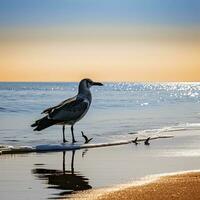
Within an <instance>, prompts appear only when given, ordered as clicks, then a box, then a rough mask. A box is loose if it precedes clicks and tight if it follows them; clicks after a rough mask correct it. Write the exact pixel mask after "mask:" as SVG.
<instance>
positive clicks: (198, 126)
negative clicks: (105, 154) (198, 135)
mask: <svg viewBox="0 0 200 200" xmlns="http://www.w3.org/2000/svg"><path fill="white" fill-rule="evenodd" d="M187 130H200V123H184V124H178V125H175V126H166V127H163V128H158V129H146V130H139V131H134V132H130V133H129V134H160V133H168V132H178V131H187Z"/></svg>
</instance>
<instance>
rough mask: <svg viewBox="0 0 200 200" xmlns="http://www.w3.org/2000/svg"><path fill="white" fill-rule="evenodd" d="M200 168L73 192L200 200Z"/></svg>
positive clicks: (114, 199) (106, 199)
mask: <svg viewBox="0 0 200 200" xmlns="http://www.w3.org/2000/svg"><path fill="white" fill-rule="evenodd" d="M199 197H200V170H189V171H179V172H173V173H162V174H155V175H149V176H145V177H143V178H141V179H140V180H138V181H134V182H131V183H127V184H120V185H115V186H113V187H108V188H100V189H94V190H89V191H83V192H79V193H77V194H73V195H72V196H71V198H70V199H72V200H76V199H88V200H90V199H91V200H119V199H120V200H127V199H129V200H152V199H155V200H163V199H164V200H173V199H174V200H175V199H180V200H189V199H193V200H199Z"/></svg>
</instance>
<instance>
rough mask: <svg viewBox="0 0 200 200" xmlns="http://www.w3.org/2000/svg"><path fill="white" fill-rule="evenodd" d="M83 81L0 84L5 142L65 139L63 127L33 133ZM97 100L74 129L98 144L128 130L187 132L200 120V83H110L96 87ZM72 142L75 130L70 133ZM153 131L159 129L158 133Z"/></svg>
mask: <svg viewBox="0 0 200 200" xmlns="http://www.w3.org/2000/svg"><path fill="white" fill-rule="evenodd" d="M77 86H78V83H0V102H1V103H0V141H1V143H3V144H11V145H30V144H32V145H36V144H39V143H52V142H60V141H62V131H61V127H60V126H54V127H51V128H49V129H46V130H44V131H42V132H33V131H32V129H31V127H30V125H31V123H33V122H34V120H36V119H38V118H40V117H42V115H41V114H40V113H41V111H42V110H44V109H46V108H48V107H50V106H52V105H56V104H58V103H60V102H61V101H63V100H64V99H67V98H69V97H71V96H74V95H76V92H77ZM92 95H93V102H92V105H91V108H90V110H89V112H88V113H87V115H86V116H85V117H84V118H83V119H82V120H81V121H80V122H79V123H77V125H75V135H76V137H77V138H78V140H80V141H81V140H82V138H81V137H80V135H81V134H80V131H81V130H83V131H84V132H85V133H86V134H87V135H89V136H93V137H94V138H95V141H96V142H99V141H105V140H116V138H119V139H120V138H123V137H126V135H127V133H129V132H138V131H139V132H151V130H152V129H161V130H162V129H165V130H166V129H173V128H175V129H176V126H178V127H180V126H181V127H182V128H185V127H186V128H187V126H190V124H191V123H192V124H193V123H199V121H200V106H199V105H200V83H154V84H151V83H105V84H104V86H103V87H93V88H92ZM66 131H67V133H68V137H69V139H70V136H71V134H70V130H69V129H67V130H66ZM153 132H154V130H153Z"/></svg>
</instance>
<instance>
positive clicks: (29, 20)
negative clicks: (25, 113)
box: [0, 0, 200, 82]
mask: <svg viewBox="0 0 200 200" xmlns="http://www.w3.org/2000/svg"><path fill="white" fill-rule="evenodd" d="M0 70H1V73H0V81H79V80H80V79H81V78H84V77H89V78H92V79H95V80H102V81H151V82H153V81H200V1H198V0H165V1H164V0H123V1H122V0H120V1H119V0H16V1H15V0H14V1H13V0H1V1H0Z"/></svg>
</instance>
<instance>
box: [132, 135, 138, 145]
mask: <svg viewBox="0 0 200 200" xmlns="http://www.w3.org/2000/svg"><path fill="white" fill-rule="evenodd" d="M132 143H135V145H138V137H136V138H135V140H132Z"/></svg>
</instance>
